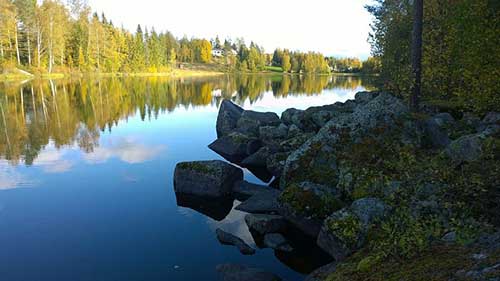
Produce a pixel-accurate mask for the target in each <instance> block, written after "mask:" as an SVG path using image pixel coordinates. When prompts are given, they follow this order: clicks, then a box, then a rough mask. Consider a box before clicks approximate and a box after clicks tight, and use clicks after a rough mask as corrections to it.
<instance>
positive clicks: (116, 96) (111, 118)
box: [0, 75, 368, 165]
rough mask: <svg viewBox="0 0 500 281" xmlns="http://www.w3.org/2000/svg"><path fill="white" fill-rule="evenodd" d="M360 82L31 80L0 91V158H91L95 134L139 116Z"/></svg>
mask: <svg viewBox="0 0 500 281" xmlns="http://www.w3.org/2000/svg"><path fill="white" fill-rule="evenodd" d="M364 81H365V80H362V79H360V78H359V77H328V76H311V75H305V76H262V75H261V76H259V75H240V76H231V75H227V76H218V77H213V78H203V79H195V78H193V79H184V80H176V79H170V78H166V77H148V78H109V79H94V80H87V79H76V80H75V79H70V80H57V81H47V80H35V81H32V82H30V83H24V84H18V83H4V84H0V118H1V119H2V120H0V155H1V157H3V158H5V159H7V160H9V161H10V162H11V163H12V164H14V165H15V164H18V163H19V162H24V163H25V164H26V165H31V164H32V163H33V161H34V160H35V159H36V157H37V156H38V153H39V152H40V151H41V150H42V149H43V148H44V147H45V146H46V145H47V144H48V143H49V141H50V142H51V143H53V144H54V145H55V146H56V147H61V146H64V145H73V144H77V145H78V146H79V147H80V148H81V149H82V150H83V151H85V152H92V151H94V149H95V147H96V146H97V145H98V143H99V135H100V132H103V131H105V130H111V128H112V127H113V126H116V124H117V123H118V121H119V120H123V119H127V118H128V117H130V116H135V115H136V114H140V116H141V118H142V119H143V120H145V119H146V118H147V119H151V118H157V117H158V116H159V114H160V113H162V112H171V111H173V110H174V109H175V108H177V107H179V106H181V107H186V108H187V107H190V106H204V105H209V104H212V105H216V104H218V103H219V102H220V98H213V97H212V94H213V93H214V91H215V90H217V91H218V92H219V93H220V95H221V96H222V98H232V99H233V100H234V101H236V102H237V103H243V102H245V101H249V102H250V103H253V102H255V101H257V100H259V99H260V98H262V96H263V93H264V92H272V93H273V94H274V95H275V96H283V97H286V96H288V95H304V94H305V95H314V94H319V93H321V92H322V90H324V89H335V88H341V89H356V88H358V87H360V86H363V87H368V85H366V84H365V82H364Z"/></svg>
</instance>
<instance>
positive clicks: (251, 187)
mask: <svg viewBox="0 0 500 281" xmlns="http://www.w3.org/2000/svg"><path fill="white" fill-rule="evenodd" d="M269 190H270V187H269V186H266V185H260V184H255V183H250V182H247V181H238V182H236V183H235V184H234V187H233V195H234V196H235V197H236V199H238V200H240V201H243V200H247V199H248V198H250V197H252V196H253V195H255V194H257V193H260V192H267V191H269Z"/></svg>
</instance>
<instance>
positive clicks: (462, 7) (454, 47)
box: [367, 0, 500, 112]
mask: <svg viewBox="0 0 500 281" xmlns="http://www.w3.org/2000/svg"><path fill="white" fill-rule="evenodd" d="M375 2H376V3H375V4H373V5H371V6H368V7H367V9H368V11H369V12H370V13H371V14H372V15H373V17H374V22H373V23H372V33H371V35H370V38H369V41H370V43H371V45H372V55H373V56H374V57H376V58H377V59H378V60H379V61H380V77H379V78H380V79H379V80H380V82H381V84H382V85H381V87H382V88H384V89H386V90H388V91H390V92H393V93H396V94H399V95H401V96H405V97H407V93H409V92H410V88H411V85H412V79H411V77H412V75H411V41H412V24H413V5H412V1H409V0H385V1H384V0H377V1H375ZM499 11H500V2H498V1H490V0H446V1H438V0H426V1H425V3H424V15H423V32H422V34H423V54H422V95H423V97H424V98H425V99H427V100H430V101H434V102H435V103H443V102H442V101H445V102H444V103H445V105H446V106H447V107H458V108H462V109H461V110H462V111H467V110H473V111H477V112H487V111H491V110H498V108H499V105H500V95H499V91H498V77H499V76H500V69H499V67H498V66H499V65H500V56H499V54H500V37H499V36H498V31H499V29H500V15H499Z"/></svg>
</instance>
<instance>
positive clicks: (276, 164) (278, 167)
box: [266, 152, 290, 177]
mask: <svg viewBox="0 0 500 281" xmlns="http://www.w3.org/2000/svg"><path fill="white" fill-rule="evenodd" d="M289 155H290V152H278V153H274V154H271V155H270V156H269V157H268V158H267V160H266V167H267V170H268V171H269V172H270V173H271V174H272V175H274V176H275V177H279V176H281V174H282V173H283V168H284V167H285V163H286V159H287V158H288V156H289Z"/></svg>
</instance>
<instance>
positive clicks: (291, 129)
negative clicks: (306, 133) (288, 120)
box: [287, 124, 302, 138]
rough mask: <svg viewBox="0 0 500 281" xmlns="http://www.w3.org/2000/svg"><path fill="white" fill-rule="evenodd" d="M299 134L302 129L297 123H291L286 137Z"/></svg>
mask: <svg viewBox="0 0 500 281" xmlns="http://www.w3.org/2000/svg"><path fill="white" fill-rule="evenodd" d="M301 134H302V130H301V129H300V128H299V127H297V125H295V124H292V125H290V126H289V127H288V134H287V138H293V137H296V136H298V135H301Z"/></svg>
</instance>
